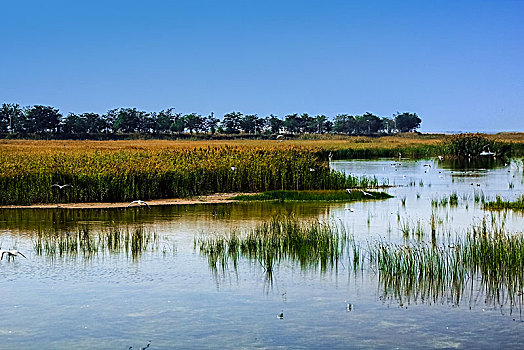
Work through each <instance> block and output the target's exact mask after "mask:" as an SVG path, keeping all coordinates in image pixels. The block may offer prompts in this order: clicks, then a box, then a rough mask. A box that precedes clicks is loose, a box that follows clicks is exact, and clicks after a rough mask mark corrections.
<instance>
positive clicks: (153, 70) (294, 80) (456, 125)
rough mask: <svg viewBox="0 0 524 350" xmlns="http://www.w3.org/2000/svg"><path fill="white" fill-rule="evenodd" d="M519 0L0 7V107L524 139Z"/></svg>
mask: <svg viewBox="0 0 524 350" xmlns="http://www.w3.org/2000/svg"><path fill="white" fill-rule="evenodd" d="M523 23H524V1H522V0H472V1H470V0H454V1H438V0H437V1H421V0H416V1H402V0H396V1H378V0H377V1H373V0H371V1H350V0H346V1H329V0H324V1H320V0H297V1H286V0H264V1H262V0H259V1H251V0H238V1H230V0H222V1H217V0H209V1H203V0H188V1H167V0H163V1H160V0H148V1H146V0H143V1H139V2H135V1H130V0H125V1H111V0H105V1H99V0H91V1H71V0H64V1H57V0H6V1H2V8H1V16H0V42H1V44H2V49H1V51H0V103H5V102H7V103H18V104H20V105H21V106H27V105H35V104H43V105H51V106H54V107H57V108H59V109H60V111H61V112H62V113H64V114H67V113H68V112H75V113H83V112H98V113H104V112H106V111H107V110H108V109H111V108H117V107H137V108H139V109H143V110H146V111H158V110H161V109H165V108H169V107H175V108H176V111H179V112H182V113H191V112H196V113H200V114H204V115H207V114H208V113H210V112H212V111H213V112H215V115H216V116H218V117H220V118H221V117H222V116H223V114H225V113H227V112H230V111H233V110H236V111H240V112H242V113H244V114H247V113H257V114H258V115H259V116H266V115H268V114H270V113H273V114H276V115H278V116H280V117H283V116H284V115H286V114H289V113H304V112H307V113H310V114H313V115H316V114H326V115H327V116H329V117H331V118H332V117H334V116H335V115H336V114H339V113H349V114H354V115H356V114H362V113H365V112H371V113H374V114H376V115H379V116H381V117H386V116H387V117H391V116H392V114H393V113H395V112H397V111H398V112H405V111H407V112H416V113H417V114H418V115H419V116H420V117H421V118H422V127H421V130H422V131H447V130H453V131H459V130H462V131H510V130H516V131H524V24H523Z"/></svg>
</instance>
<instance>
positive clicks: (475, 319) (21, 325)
mask: <svg viewBox="0 0 524 350" xmlns="http://www.w3.org/2000/svg"><path fill="white" fill-rule="evenodd" d="M399 163H400V164H399ZM331 166H332V168H334V169H337V170H342V171H344V172H346V173H351V174H354V175H357V176H363V175H365V176H376V177H377V178H378V179H379V180H384V181H386V182H387V183H389V184H390V185H395V187H391V188H388V189H387V192H388V193H390V194H391V195H393V196H394V198H391V199H388V200H381V201H362V202H351V203H343V202H336V203H326V202H310V203H277V202H271V203H260V202H258V203H235V204H225V205H193V206H173V207H154V208H152V209H150V210H148V209H138V208H127V209H111V210H98V209H93V210H66V209H45V210H44V209H39V210H37V209H35V210H33V209H2V210H0V246H1V248H2V249H12V248H16V249H19V250H20V251H21V252H23V253H24V254H25V255H26V256H27V258H28V259H23V258H22V257H18V258H16V259H15V260H14V261H6V259H4V260H3V261H1V262H0V278H1V280H2V286H1V296H2V297H1V298H0V339H1V341H0V348H1V349H4V348H5V349H11V348H16V349H42V348H45V349H71V348H75V349H84V348H85V349H87V348H89V349H93V348H101V349H129V347H133V349H139V348H141V347H146V346H147V344H148V343H149V342H150V347H149V349H173V348H250V349H251V348H269V349H275V348H299V349H304V348H308V349H309V348H335V349H347V348H363V349H365V348H397V347H398V348H417V349H420V348H442V349H449V348H492V347H493V346H498V347H501V348H520V347H521V339H522V335H523V334H524V322H523V321H524V318H523V317H522V306H521V304H520V302H521V301H522V300H521V299H522V297H519V298H517V299H516V300H517V301H518V302H517V303H513V304H512V303H510V302H509V301H508V298H507V296H505V295H503V294H502V295H499V296H498V297H493V296H492V295H489V294H487V293H486V291H485V290H483V289H482V288H477V285H476V284H475V283H472V284H471V286H472V288H471V290H468V291H467V293H463V294H461V295H459V296H457V295H454V294H452V293H451V294H450V293H449V292H446V291H444V292H443V293H442V294H439V295H434V298H430V299H422V298H420V294H418V293H416V292H413V290H409V289H406V290H401V292H400V294H398V293H397V294H395V293H393V292H392V291H391V290H388V287H387V286H386V285H385V284H384V283H383V281H382V280H381V278H380V275H379V274H378V272H377V271H373V270H372V269H368V268H362V269H360V270H354V269H352V268H351V267H350V265H351V263H350V262H349V259H348V258H345V257H343V258H342V259H341V260H340V261H339V262H338V263H337V264H336V266H335V268H328V269H325V270H322V269H320V268H303V267H301V266H300V264H299V263H298V262H296V261H292V260H283V261H280V262H279V264H278V265H277V266H276V267H275V270H274V271H273V275H272V277H271V278H268V276H267V274H266V271H265V270H264V269H263V267H262V266H261V265H260V264H259V263H258V262H257V261H252V260H250V259H248V258H244V257H240V259H239V261H238V265H237V266H236V268H235V267H234V266H233V264H229V265H228V266H227V267H226V268H225V269H224V270H222V269H218V271H217V270H213V269H212V268H210V266H209V264H208V260H207V257H206V256H204V255H203V254H201V253H200V252H199V250H198V248H195V244H194V240H195V237H197V238H198V237H201V236H203V235H210V234H216V235H224V234H226V235H227V234H228V233H229V232H231V231H232V230H249V229H251V228H252V227H254V226H255V225H256V224H258V223H262V222H265V221H267V220H269V219H271V218H272V217H276V216H293V217H295V218H297V219H301V220H305V221H308V220H321V221H323V222H332V223H334V224H336V225H339V226H343V227H344V228H345V230H346V232H348V233H349V234H350V235H352V236H353V237H354V239H355V240H356V241H357V242H359V244H361V246H362V247H364V248H365V247H366V246H367V245H368V244H372V243H373V242H377V241H380V242H391V243H397V244H403V243H406V242H408V241H418V242H424V241H429V240H430V237H428V235H422V237H413V236H408V237H406V235H405V234H404V233H403V232H402V228H403V227H406V225H408V226H413V227H415V226H417V225H418V226H420V227H421V229H422V230H423V231H426V232H427V231H429V230H430V218H431V216H432V215H433V216H434V217H435V218H436V222H437V232H438V234H437V240H438V241H439V243H445V242H447V241H451V240H452V239H453V238H454V237H457V236H460V235H463V234H464V233H465V231H466V229H467V228H469V227H471V226H472V225H478V224H480V223H481V222H482V220H483V219H484V218H485V219H486V221H489V222H490V223H496V224H497V225H504V227H505V228H506V229H507V230H508V231H510V232H522V227H524V226H523V223H524V217H523V216H522V213H516V212H512V211H506V212H488V211H484V210H483V209H482V206H481V204H482V201H483V200H486V199H495V198H496V196H497V195H499V196H501V197H502V198H504V199H515V198H517V197H518V196H520V195H522V193H524V192H523V189H524V185H523V177H522V162H521V161H520V160H518V161H513V162H511V163H510V164H504V163H497V162H493V161H492V162H488V163H482V164H474V163H469V164H468V163H453V162H447V161H438V160H434V159H430V160H417V161H413V160H407V159H401V160H398V159H382V160H371V161H370V160H366V161H359V160H352V161H335V162H332V163H331ZM454 194H456V198H457V199H458V200H457V203H456V204H453V205H452V204H449V202H448V203H446V201H447V200H449V197H450V196H452V195H454ZM348 209H351V210H348ZM115 227H117V228H119V229H122V230H133V229H134V228H135V227H141V228H143V229H144V230H146V231H148V232H154V233H156V235H157V237H158V240H157V241H156V244H155V245H154V246H152V247H151V249H145V250H144V252H143V253H141V254H140V255H139V256H135V257H132V256H130V255H129V254H126V253H125V252H124V251H122V252H120V253H114V252H113V253H107V252H106V253H100V254H95V255H93V256H90V257H85V256H83V255H81V254H77V255H67V254H64V255H63V256H57V255H56V254H55V255H52V254H45V253H41V254H37V252H36V250H35V242H36V240H37V237H46V235H47V236H52V235H64V234H68V233H69V234H70V233H71V232H77V231H78V230H79V229H80V230H86V229H87V230H89V232H91V233H97V232H105V231H107V230H110V229H112V228H115ZM348 304H350V307H349V308H348ZM281 313H282V314H283V318H280V317H279V315H280V314H281Z"/></svg>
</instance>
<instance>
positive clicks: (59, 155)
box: [0, 146, 375, 205]
mask: <svg viewBox="0 0 524 350" xmlns="http://www.w3.org/2000/svg"><path fill="white" fill-rule="evenodd" d="M0 163H1V164H2V168H1V169H0V204H3V205H9V204H32V203H57V202H100V201H101V202H118V201H131V200H134V199H136V198H141V199H158V198H177V197H191V196H197V195H205V194H210V193H225V192H261V191H269V190H317V189H342V188H347V187H353V186H367V185H372V184H373V181H375V180H372V179H371V180H368V179H360V180H359V179H356V178H354V177H352V176H350V175H345V174H343V173H341V172H337V171H332V170H330V169H329V164H328V162H327V161H326V160H323V159H321V158H320V157H319V156H317V155H316V153H315V151H314V150H312V149H308V148H301V147H293V146H288V147H281V146H279V147H261V148H248V147H231V146H224V147H206V148H194V149H187V148H178V149H173V150H171V149H160V150H141V149H137V150H124V151H121V150H109V151H97V150H96V149H95V150H94V151H92V150H83V151H82V150H76V149H75V150H71V151H67V152H56V151H49V152H45V151H43V150H40V151H39V152H34V153H32V152H30V151H24V152H19V153H17V152H14V153H7V152H0ZM366 182H367V183H366ZM66 183H67V184H71V185H72V186H71V187H65V188H63V189H59V188H57V187H51V186H52V185H53V184H66Z"/></svg>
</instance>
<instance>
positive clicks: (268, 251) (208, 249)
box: [194, 217, 347, 280]
mask: <svg viewBox="0 0 524 350" xmlns="http://www.w3.org/2000/svg"><path fill="white" fill-rule="evenodd" d="M346 241H347V235H346V233H345V232H344V231H343V230H341V229H337V228H336V227H335V226H333V225H329V224H322V223H319V222H309V223H300V222H299V221H297V220H293V219H289V218H280V217H275V218H273V219H272V220H271V221H269V222H267V223H263V224H259V225H257V226H255V227H254V228H253V229H252V230H251V231H250V232H247V233H242V232H237V231H233V232H231V233H230V235H229V236H227V237H225V236H202V237H199V238H195V241H194V247H195V249H196V248H197V247H198V249H199V251H200V253H201V254H202V255H204V256H206V257H207V258H208V262H209V266H210V268H211V269H212V271H213V272H214V273H217V272H218V269H219V268H220V269H221V270H222V272H225V270H226V268H227V266H228V263H229V262H232V263H233V267H234V268H235V270H236V268H237V264H238V259H239V258H240V257H245V258H248V259H251V260H252V261H256V262H258V263H259V264H260V265H261V266H262V267H263V268H264V270H265V272H266V278H267V279H268V280H272V276H273V271H274V269H275V267H276V265H277V264H278V263H279V262H280V261H283V260H289V261H293V262H298V263H299V264H300V266H301V268H302V269H311V268H318V267H320V270H321V271H322V272H324V271H326V270H327V269H330V268H333V267H336V266H337V262H338V261H339V259H340V256H341V252H342V247H343V246H344V244H345V242H346Z"/></svg>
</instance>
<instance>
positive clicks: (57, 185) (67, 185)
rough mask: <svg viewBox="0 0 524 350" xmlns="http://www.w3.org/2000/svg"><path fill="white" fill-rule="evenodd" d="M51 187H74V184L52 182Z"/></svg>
mask: <svg viewBox="0 0 524 350" xmlns="http://www.w3.org/2000/svg"><path fill="white" fill-rule="evenodd" d="M51 187H58V188H60V189H62V188H64V187H75V186H73V185H70V184H64V185H59V184H52V185H51Z"/></svg>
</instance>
